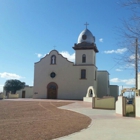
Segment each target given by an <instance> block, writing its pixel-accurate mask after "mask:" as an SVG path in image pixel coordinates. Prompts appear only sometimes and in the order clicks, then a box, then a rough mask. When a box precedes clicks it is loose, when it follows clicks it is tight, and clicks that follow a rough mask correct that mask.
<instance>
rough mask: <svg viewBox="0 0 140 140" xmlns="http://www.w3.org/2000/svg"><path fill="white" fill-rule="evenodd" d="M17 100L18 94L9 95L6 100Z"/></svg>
mask: <svg viewBox="0 0 140 140" xmlns="http://www.w3.org/2000/svg"><path fill="white" fill-rule="evenodd" d="M17 98H19V94H11V93H9V94H8V99H17Z"/></svg>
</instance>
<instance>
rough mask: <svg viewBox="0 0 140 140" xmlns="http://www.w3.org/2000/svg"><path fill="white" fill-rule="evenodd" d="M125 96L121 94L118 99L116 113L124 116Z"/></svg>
mask: <svg viewBox="0 0 140 140" xmlns="http://www.w3.org/2000/svg"><path fill="white" fill-rule="evenodd" d="M122 98H123V96H119V97H118V100H117V101H116V114H119V115H121V116H123V103H122V102H123V99H122Z"/></svg>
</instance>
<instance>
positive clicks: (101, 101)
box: [92, 97, 115, 110]
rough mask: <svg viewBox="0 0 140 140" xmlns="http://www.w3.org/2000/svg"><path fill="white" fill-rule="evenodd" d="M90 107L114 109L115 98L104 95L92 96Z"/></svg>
mask: <svg viewBox="0 0 140 140" xmlns="http://www.w3.org/2000/svg"><path fill="white" fill-rule="evenodd" d="M92 107H93V108H96V109H110V110H115V98H114V97H105V98H96V97H93V103H92Z"/></svg>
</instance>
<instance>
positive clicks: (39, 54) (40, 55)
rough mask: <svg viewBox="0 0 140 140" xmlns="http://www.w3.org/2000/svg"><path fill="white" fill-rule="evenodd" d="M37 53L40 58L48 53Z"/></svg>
mask: <svg viewBox="0 0 140 140" xmlns="http://www.w3.org/2000/svg"><path fill="white" fill-rule="evenodd" d="M35 54H36V55H37V57H38V58H42V57H44V56H45V55H46V54H41V53H35Z"/></svg>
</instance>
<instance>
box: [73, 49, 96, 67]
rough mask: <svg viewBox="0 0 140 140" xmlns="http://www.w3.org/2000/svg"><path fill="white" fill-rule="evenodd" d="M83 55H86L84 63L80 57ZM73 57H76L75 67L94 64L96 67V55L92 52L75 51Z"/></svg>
mask: <svg viewBox="0 0 140 140" xmlns="http://www.w3.org/2000/svg"><path fill="white" fill-rule="evenodd" d="M83 54H85V55H86V63H82V55H83ZM75 55H76V56H75V57H76V59H75V60H76V62H75V64H76V65H79V64H83V65H86V64H94V65H96V53H95V51H94V50H76V52H75Z"/></svg>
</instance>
